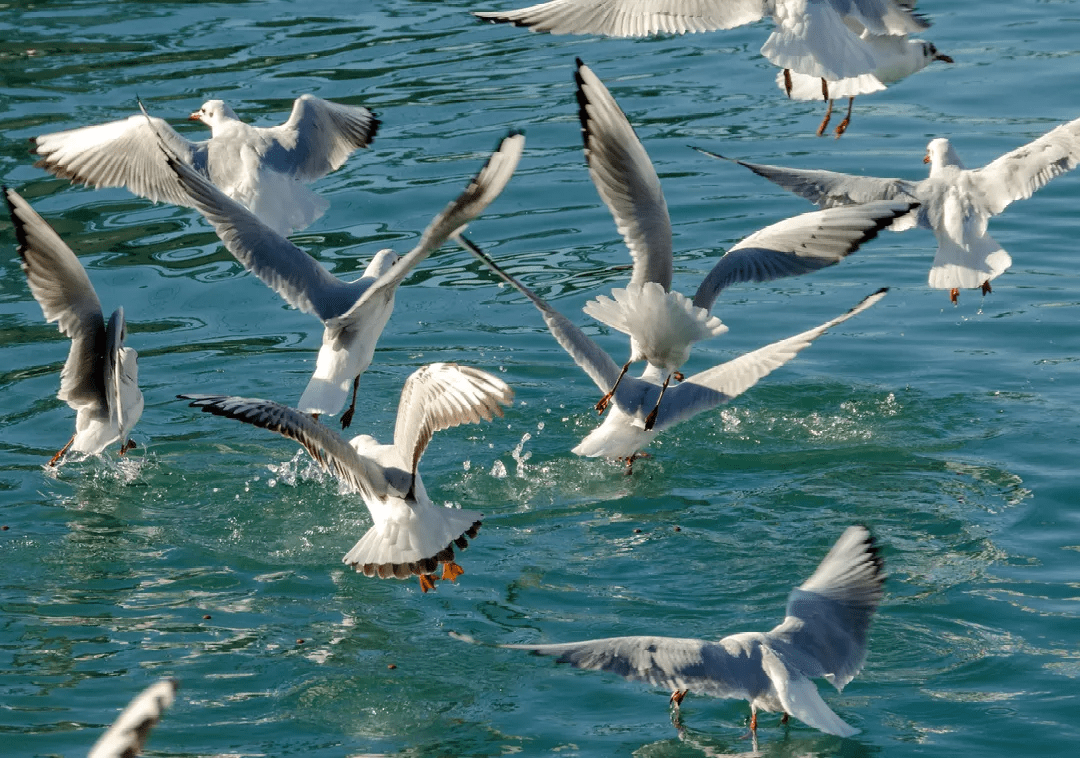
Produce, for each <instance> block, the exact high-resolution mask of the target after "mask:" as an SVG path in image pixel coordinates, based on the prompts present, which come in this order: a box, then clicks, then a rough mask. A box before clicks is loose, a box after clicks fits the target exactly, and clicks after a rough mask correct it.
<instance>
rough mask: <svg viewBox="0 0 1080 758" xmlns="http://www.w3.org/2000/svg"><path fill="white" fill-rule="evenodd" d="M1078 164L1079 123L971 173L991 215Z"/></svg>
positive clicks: (1074, 122)
mask: <svg viewBox="0 0 1080 758" xmlns="http://www.w3.org/2000/svg"><path fill="white" fill-rule="evenodd" d="M1077 163H1080V119H1076V120H1075V121H1070V122H1069V123H1067V124H1062V125H1061V126H1059V127H1057V128H1056V129H1053V130H1051V131H1049V132H1047V133H1046V134H1044V135H1043V136H1041V137H1039V138H1038V139H1037V140H1034V141H1033V142H1029V143H1028V144H1026V145H1024V146H1023V147H1019V148H1017V149H1016V150H1013V151H1012V152H1009V153H1006V154H1005V155H1003V156H1001V157H1000V158H998V159H997V160H995V161H992V162H990V163H988V164H987V165H985V166H983V167H982V168H980V169H976V170H975V171H972V172H971V175H972V178H973V179H974V180H975V181H976V182H977V183H978V186H979V189H980V190H982V193H983V195H984V198H985V200H984V202H985V203H986V204H987V205H988V208H987V210H988V211H989V212H990V214H991V215H996V214H998V213H1001V212H1002V211H1003V210H1005V208H1006V207H1008V205H1009V204H1010V203H1012V202H1014V201H1016V200H1024V199H1026V198H1029V197H1031V195H1032V193H1034V192H1035V191H1036V190H1038V189H1040V188H1041V187H1043V186H1045V185H1046V183H1047V182H1049V181H1050V180H1051V179H1053V178H1054V177H1056V176H1061V175H1062V174H1064V173H1065V172H1066V171H1072V170H1073V169H1074V168H1076V165H1077Z"/></svg>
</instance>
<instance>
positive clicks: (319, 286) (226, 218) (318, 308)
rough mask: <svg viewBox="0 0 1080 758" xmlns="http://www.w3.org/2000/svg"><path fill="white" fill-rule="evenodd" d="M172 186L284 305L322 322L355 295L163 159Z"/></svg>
mask: <svg viewBox="0 0 1080 758" xmlns="http://www.w3.org/2000/svg"><path fill="white" fill-rule="evenodd" d="M165 160H166V164H167V165H168V167H169V170H170V172H171V173H172V175H173V181H174V183H175V184H176V186H177V187H178V188H179V189H180V190H181V191H182V192H183V193H184V196H185V197H186V198H187V202H186V203H185V205H190V206H193V207H194V208H195V209H196V210H198V211H199V213H201V214H203V216H205V217H206V220H207V221H209V222H210V225H211V226H213V227H214V231H216V232H217V235H218V237H220V238H221V241H222V243H224V245H225V248H226V249H227V250H228V251H229V252H230V253H232V255H233V257H234V258H236V260H238V261H240V263H242V264H243V266H244V268H246V269H247V270H248V271H250V272H251V273H253V274H255V276H257V277H259V278H260V279H261V280H262V281H263V282H264V283H265V284H266V285H267V286H268V287H270V288H271V289H272V290H274V292H276V293H278V294H279V295H281V297H282V298H284V299H285V301H286V302H287V303H289V305H291V306H293V307H294V308H298V309H300V310H302V311H303V312H304V313H310V314H312V315H314V316H317V317H318V318H320V319H322V320H323V321H324V322H325V321H328V320H329V319H332V318H334V317H335V316H338V315H340V314H341V313H342V311H344V310H345V309H346V308H348V307H349V306H350V305H352V303H353V302H355V298H356V294H357V291H356V290H354V289H352V288H350V287H349V286H348V285H346V284H345V283H344V282H342V281H341V280H340V279H338V278H337V277H336V276H334V275H333V274H331V273H330V272H329V271H327V270H326V269H325V268H323V267H322V266H321V265H319V262H318V261H316V260H315V259H314V258H312V257H311V256H310V255H308V254H307V253H305V252H304V251H303V250H301V249H300V248H298V247H297V246H296V245H294V244H293V243H291V242H289V241H288V240H287V239H285V238H284V237H283V236H281V235H280V234H278V233H277V232H276V231H274V230H273V229H271V228H270V227H269V226H267V225H266V224H264V223H263V222H262V221H260V220H259V218H258V217H257V216H256V215H255V214H254V213H252V212H251V211H249V210H248V209H247V208H245V207H244V206H242V205H241V204H240V203H238V202H236V201H235V200H233V199H232V198H230V197H228V196H227V195H225V193H223V192H222V191H221V190H219V189H218V188H217V187H215V186H214V185H213V184H211V183H210V182H209V181H207V180H206V179H205V178H204V177H203V176H201V175H200V174H199V173H197V172H195V171H192V170H191V168H189V167H188V166H187V165H186V164H185V163H184V162H183V161H181V160H178V159H177V158H175V157H174V156H172V155H166V156H165Z"/></svg>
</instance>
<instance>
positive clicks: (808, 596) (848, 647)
mask: <svg viewBox="0 0 1080 758" xmlns="http://www.w3.org/2000/svg"><path fill="white" fill-rule="evenodd" d="M884 581H885V562H884V561H883V560H882V558H881V556H880V555H879V554H878V548H877V546H876V545H875V544H874V537H873V535H871V534H870V531H869V530H868V529H867V528H866V527H865V526H851V527H848V528H847V530H845V531H844V533H843V534H842V535H840V539H838V540H837V541H836V544H835V545H833V548H832V550H830V551H829V554H828V555H826V556H825V558H824V560H822V561H821V564H820V565H819V566H818V568H817V570H816V571H815V572H814V574H813V576H811V577H810V578H809V579H807V580H806V581H805V582H803V583H802V584H801V585H799V587H797V588H796V589H794V590H792V591H791V595H790V596H789V597H788V603H787V612H786V618H785V619H784V621H783V623H781V624H780V625H779V626H777V627H776V628H775V629H773V630H772V631H771V632H769V633H768V635H767V636H768V637H769V638H771V639H774V640H780V641H783V642H786V643H788V644H790V645H791V646H792V647H793V648H795V649H796V650H797V651H798V653H799V655H798V660H799V662H800V663H799V667H800V669H801V670H802V672H803V674H805V675H806V676H823V677H825V678H826V679H828V680H829V682H830V683H831V684H832V685H833V686H835V687H836V689H838V690H842V689H843V688H844V685H845V684H847V683H848V682H850V681H851V680H852V679H853V678H855V675H856V674H858V673H859V670H860V669H861V668H862V665H863V661H865V660H866V645H867V635H868V633H869V630H870V621H871V619H872V618H873V616H874V613H875V612H876V611H877V608H878V605H880V603H881V599H882V594H883V593H882V584H883V583H884ZM810 662H812V664H811V663H810Z"/></svg>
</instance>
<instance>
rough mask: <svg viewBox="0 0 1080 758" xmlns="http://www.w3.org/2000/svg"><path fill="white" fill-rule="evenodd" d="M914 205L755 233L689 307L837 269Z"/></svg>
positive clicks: (860, 210) (829, 213) (800, 219)
mask: <svg viewBox="0 0 1080 758" xmlns="http://www.w3.org/2000/svg"><path fill="white" fill-rule="evenodd" d="M917 207H918V203H912V202H908V201H899V200H890V201H881V202H874V203H865V204H862V205H850V206H844V207H841V208H829V209H826V210H823V211H813V212H811V213H804V214H802V215H800V216H795V217H793V218H789V219H785V220H784V221H781V222H779V223H776V224H773V225H771V226H767V227H765V228H764V229H762V230H760V231H757V232H754V233H753V234H751V235H750V236H749V237H746V238H745V239H743V240H742V241H741V242H739V243H738V244H736V245H735V246H734V247H732V248H731V249H730V250H729V251H728V252H727V253H726V254H725V255H724V257H722V258H721V259H720V260H719V262H717V264H716V265H715V266H713V269H712V271H710V272H709V274H708V276H706V277H705V280H704V281H703V282H702V283H701V286H700V287H698V290H697V293H696V294H695V295H694V305H696V306H698V307H699V308H704V309H706V310H711V309H712V306H713V303H714V302H715V301H716V297H717V295H719V294H720V292H721V290H723V289H725V288H726V287H728V286H729V285H731V284H737V283H740V282H769V281H772V280H773V279H780V278H783V277H786V276H797V275H799V274H806V273H809V272H811V271H817V270H818V269H821V268H825V267H827V266H831V265H833V264H834V263H838V262H839V261H841V260H842V259H843V258H845V257H846V256H848V255H850V254H851V253H853V252H855V251H856V250H858V249H859V246H860V245H862V244H863V243H865V242H868V241H869V240H872V239H873V238H874V237H876V236H877V235H878V232H880V231H881V230H882V229H884V228H885V227H887V226H889V225H890V224H892V222H893V221H894V220H896V219H897V218H899V217H900V216H904V215H906V214H907V213H908V212H910V211H911V210H912V209H914V208H917Z"/></svg>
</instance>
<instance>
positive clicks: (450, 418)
mask: <svg viewBox="0 0 1080 758" xmlns="http://www.w3.org/2000/svg"><path fill="white" fill-rule="evenodd" d="M513 396H514V393H513V391H512V390H511V389H510V387H508V386H507V385H506V383H505V382H503V381H502V380H501V379H498V378H496V377H494V376H492V375H491V374H488V373H485V372H483V371H480V370H479V369H475V368H470V367H467V366H458V365H456V364H453V363H433V364H430V365H427V366H423V367H422V368H419V369H417V370H416V371H415V372H413V374H412V375H411V376H409V378H408V379H407V380H406V381H405V386H404V388H403V389H402V390H401V400H400V402H399V403H398V412H397V423H396V424H395V426H394V441H393V443H392V444H390V445H380V444H379V443H378V442H377V441H376V440H375V438H373V437H370V436H368V435H366V434H362V435H359V436H357V437H354V438H353V439H352V440H351V441H346V440H345V439H344V438H343V437H342V436H341V435H339V434H338V433H337V432H335V431H333V430H332V429H329V428H328V427H326V426H324V425H322V424H320V423H319V422H318V421H316V420H315V419H313V418H311V416H309V415H307V414H306V413H301V412H300V411H297V410H294V409H292V408H288V407H286V406H284V405H281V404H279V403H275V402H272V401H269V400H258V399H254V398H244V397H227V396H224V395H178V397H180V398H182V399H184V400H191V401H192V403H191V406H192V407H193V408H201V409H202V410H203V411H205V412H207V413H213V414H214V415H216V416H224V417H226V418H232V419H236V420H237V421H243V422H244V423H247V424H252V425H254V426H258V427H261V428H263V429H269V430H270V431H273V432H277V433H278V434H281V435H283V436H285V437H288V438H289V439H292V440H295V441H297V442H299V443H300V444H301V445H303V446H304V448H306V449H307V451H308V452H309V453H311V457H312V458H314V459H315V460H316V461H318V462H319V463H320V464H321V465H322V467H323V469H325V470H326V471H328V472H330V473H331V474H333V475H334V476H335V477H337V479H338V480H339V481H341V482H343V483H344V484H345V485H346V486H348V487H349V488H351V489H352V490H353V491H354V492H358V493H359V494H360V497H362V498H363V500H364V504H365V505H367V508H368V511H369V512H370V513H371V519H372V521H373V522H374V525H373V526H372V527H371V529H369V530H368V531H367V533H366V534H365V535H364V536H363V537H361V538H360V541H359V542H357V543H356V545H354V546H353V548H352V550H350V551H349V552H348V553H346V555H345V557H344V558H343V559H342V560H343V562H344V563H346V564H348V565H350V566H353V567H354V568H355V569H356V570H357V571H362V572H363V573H364V575H365V576H378V577H380V578H382V579H386V578H389V577H397V578H398V579H405V578H407V577H409V576H412V575H414V574H415V575H416V576H418V577H419V579H420V587H421V588H422V589H423V590H424V592H427V591H428V590H429V589H432V588H433V587H434V586H435V579H436V577H435V576H434V573H435V570H436V568H437V567H438V564H440V563H442V564H443V572H442V576H441V578H442V579H451V580H453V579H455V578H457V577H458V576H459V575H460V574H461V573H462V568H461V567H460V566H458V565H457V563H455V562H454V545H457V546H458V548H460V549H464V548H465V547H466V545H468V542H469V540H468V538H473V537H476V534H477V531H478V530H479V529H480V523H481V520H482V519H483V514H481V513H477V512H476V511H468V510H463V509H459V508H440V507H439V506H437V505H435V504H434V503H433V502H432V501H431V498H430V497H428V494H427V490H426V489H424V482H423V481H422V480H421V478H420V472H419V470H418V466H419V464H420V457H421V456H422V455H423V454H424V450H425V449H427V445H428V442H430V441H431V436H432V435H433V434H434V433H435V432H438V431H441V430H443V429H449V428H450V427H453V426H458V425H459V424H477V423H480V421H481V420H486V421H490V420H491V419H492V418H493V417H494V416H501V415H502V408H500V407H499V406H500V404H501V405H509V404H510V401H511V400H512V399H513Z"/></svg>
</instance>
